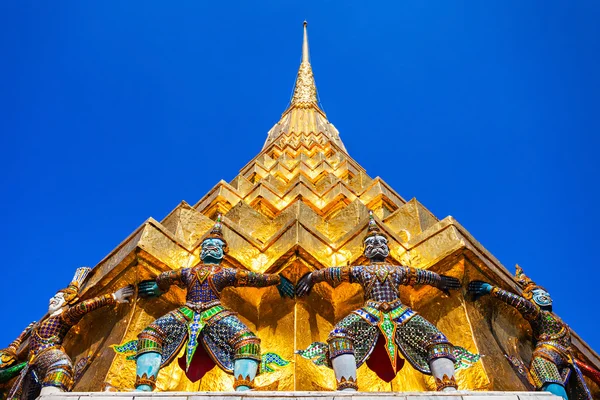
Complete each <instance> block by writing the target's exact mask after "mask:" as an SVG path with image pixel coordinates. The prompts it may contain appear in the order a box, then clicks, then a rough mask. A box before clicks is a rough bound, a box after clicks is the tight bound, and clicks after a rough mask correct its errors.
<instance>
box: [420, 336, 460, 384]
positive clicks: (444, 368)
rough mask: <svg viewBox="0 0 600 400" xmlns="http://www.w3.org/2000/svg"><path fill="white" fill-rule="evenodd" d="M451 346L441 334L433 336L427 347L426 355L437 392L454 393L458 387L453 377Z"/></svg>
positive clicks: (453, 360)
mask: <svg viewBox="0 0 600 400" xmlns="http://www.w3.org/2000/svg"><path fill="white" fill-rule="evenodd" d="M452 349H453V346H452V344H451V343H450V342H448V339H446V336H444V335H443V334H442V333H436V334H434V335H433V336H432V337H431V338H430V340H429V343H428V346H427V355H428V360H429V368H430V369H431V375H433V377H434V378H435V384H436V387H437V390H438V391H441V392H454V391H456V390H457V388H458V386H457V384H456V378H455V377H454V362H455V361H456V360H455V359H454V356H453V355H452Z"/></svg>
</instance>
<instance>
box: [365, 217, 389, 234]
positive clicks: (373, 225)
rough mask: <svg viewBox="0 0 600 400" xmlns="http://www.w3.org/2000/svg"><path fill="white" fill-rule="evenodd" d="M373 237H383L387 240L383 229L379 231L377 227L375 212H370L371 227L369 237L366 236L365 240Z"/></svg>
mask: <svg viewBox="0 0 600 400" xmlns="http://www.w3.org/2000/svg"><path fill="white" fill-rule="evenodd" d="M371 236H383V237H385V238H387V236H386V235H384V234H383V232H382V231H381V229H379V225H377V222H376V221H375V215H374V214H373V210H369V226H368V228H367V236H365V239H366V238H369V237H371Z"/></svg>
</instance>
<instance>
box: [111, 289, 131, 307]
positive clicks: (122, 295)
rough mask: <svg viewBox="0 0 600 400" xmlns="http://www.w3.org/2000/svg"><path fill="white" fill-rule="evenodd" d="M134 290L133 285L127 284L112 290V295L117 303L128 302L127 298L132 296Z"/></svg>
mask: <svg viewBox="0 0 600 400" xmlns="http://www.w3.org/2000/svg"><path fill="white" fill-rule="evenodd" d="M134 292H135V290H134V289H133V285H127V286H125V287H122V288H121V289H119V290H117V291H116V292H114V293H113V296H114V297H115V300H116V301H117V303H129V298H130V297H131V296H133V293H134Z"/></svg>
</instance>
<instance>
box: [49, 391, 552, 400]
mask: <svg viewBox="0 0 600 400" xmlns="http://www.w3.org/2000/svg"><path fill="white" fill-rule="evenodd" d="M63 399H64V400H245V399H248V400H275V399H283V400H296V399H297V400H562V398H561V397H558V396H555V395H553V394H551V393H549V392H469V391H460V392H453V393H440V392H152V393H143V392H80V393H77V392H72V393H57V394H52V395H47V396H42V397H40V398H39V400H63Z"/></svg>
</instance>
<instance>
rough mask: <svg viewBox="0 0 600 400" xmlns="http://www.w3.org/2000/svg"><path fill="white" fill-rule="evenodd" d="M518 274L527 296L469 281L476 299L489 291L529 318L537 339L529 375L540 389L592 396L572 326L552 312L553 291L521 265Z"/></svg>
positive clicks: (589, 397)
mask: <svg viewBox="0 0 600 400" xmlns="http://www.w3.org/2000/svg"><path fill="white" fill-rule="evenodd" d="M515 277H516V278H517V282H518V284H519V286H520V287H521V288H522V289H523V297H521V296H518V295H516V294H513V293H510V292H507V291H506V290H502V289H500V288H498V287H495V286H492V285H490V284H489V283H487V282H483V281H473V282H471V283H469V288H468V290H469V292H471V293H473V294H475V296H476V297H475V299H477V298H479V297H480V296H483V295H487V294H489V295H491V296H492V297H495V298H497V299H499V300H501V301H503V302H505V303H506V304H508V305H510V306H512V307H514V308H516V309H517V311H519V313H521V315H522V316H523V318H525V319H526V320H527V321H529V324H530V325H531V329H532V330H533V337H534V340H535V342H536V345H535V349H534V350H533V358H532V360H531V366H530V368H529V376H530V378H531V381H532V383H533V384H534V385H535V387H536V389H537V390H544V391H548V392H552V393H554V394H556V395H558V396H562V397H563V398H564V399H569V398H570V399H571V400H575V399H577V400H579V399H581V400H583V399H585V400H592V396H591V394H590V392H589V390H588V388H587V386H586V384H585V381H584V380H583V376H582V374H581V371H580V370H579V368H578V367H577V364H576V362H575V358H574V355H573V352H572V350H571V330H570V329H569V326H568V325H567V324H565V323H564V322H562V321H561V319H560V318H559V317H558V316H557V315H555V314H554V313H553V312H552V298H551V297H550V294H549V293H548V292H547V291H546V289H544V288H543V287H541V286H538V285H536V284H535V282H533V281H532V280H531V279H529V278H528V277H527V275H525V274H524V273H523V270H522V269H521V267H519V266H518V265H517V272H516V274H515ZM566 389H568V392H569V396H568V397H567V390H566Z"/></svg>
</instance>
